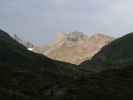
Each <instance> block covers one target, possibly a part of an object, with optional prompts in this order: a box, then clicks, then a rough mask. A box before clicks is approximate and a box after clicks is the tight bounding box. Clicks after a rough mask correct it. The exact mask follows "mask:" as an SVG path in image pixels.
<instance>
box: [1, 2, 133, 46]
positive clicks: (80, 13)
mask: <svg viewBox="0 0 133 100" xmlns="http://www.w3.org/2000/svg"><path fill="white" fill-rule="evenodd" d="M0 28H1V29H3V30H5V31H7V32H9V33H11V34H17V35H19V36H20V37H22V38H24V39H26V40H30V41H32V42H34V43H41V44H43V43H48V42H49V41H51V40H53V39H54V37H55V36H56V33H58V32H69V31H74V30H78V31H82V32H85V33H86V34H88V35H92V34H94V33H98V32H102V33H104V34H107V35H111V36H114V37H118V36H121V35H124V34H126V33H128V32H132V31H133V0H0Z"/></svg>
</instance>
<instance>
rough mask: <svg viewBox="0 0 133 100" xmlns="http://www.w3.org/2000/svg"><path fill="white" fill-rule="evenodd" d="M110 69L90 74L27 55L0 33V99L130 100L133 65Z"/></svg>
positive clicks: (29, 53)
mask: <svg viewBox="0 0 133 100" xmlns="http://www.w3.org/2000/svg"><path fill="white" fill-rule="evenodd" d="M123 38H124V37H123ZM123 45H124V44H123ZM131 54H132V53H131ZM109 66H112V65H108V66H106V67H109ZM81 67H84V65H81ZM88 67H89V65H88ZM104 67H105V65H104ZM114 67H119V69H109V70H105V71H101V72H99V73H91V74H90V72H89V71H87V70H85V69H81V68H79V67H77V66H76V65H72V64H68V63H63V62H59V61H54V60H51V59H49V58H47V57H45V56H42V55H39V54H35V53H33V52H30V51H28V50H27V49H26V48H25V47H24V46H23V45H21V44H19V43H17V42H16V41H15V40H13V39H12V38H11V37H10V36H9V35H8V34H7V33H5V32H3V31H0V100H132V99H133V65H132V64H130V65H125V64H123V67H122V68H120V67H121V66H119V65H118V66H116V65H114Z"/></svg>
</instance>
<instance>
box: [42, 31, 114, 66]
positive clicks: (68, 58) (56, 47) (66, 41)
mask: <svg viewBox="0 0 133 100" xmlns="http://www.w3.org/2000/svg"><path fill="white" fill-rule="evenodd" d="M112 40H113V38H112V37H109V36H106V35H103V34H95V35H93V36H91V37H89V36H88V35H86V34H84V33H83V32H76V31H75V32H68V33H59V34H58V37H57V39H56V41H55V42H54V43H53V44H51V45H49V46H48V47H47V49H46V48H45V50H44V51H43V52H42V53H43V54H44V55H46V56H48V57H50V58H52V59H56V60H60V61H65V62H69V63H73V64H77V65H78V64H80V63H81V62H83V61H85V60H87V59H91V58H92V57H93V56H94V55H95V54H96V53H97V52H98V51H100V50H101V48H102V47H103V46H105V45H107V44H109V43H110V42H111V41H112Z"/></svg>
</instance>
